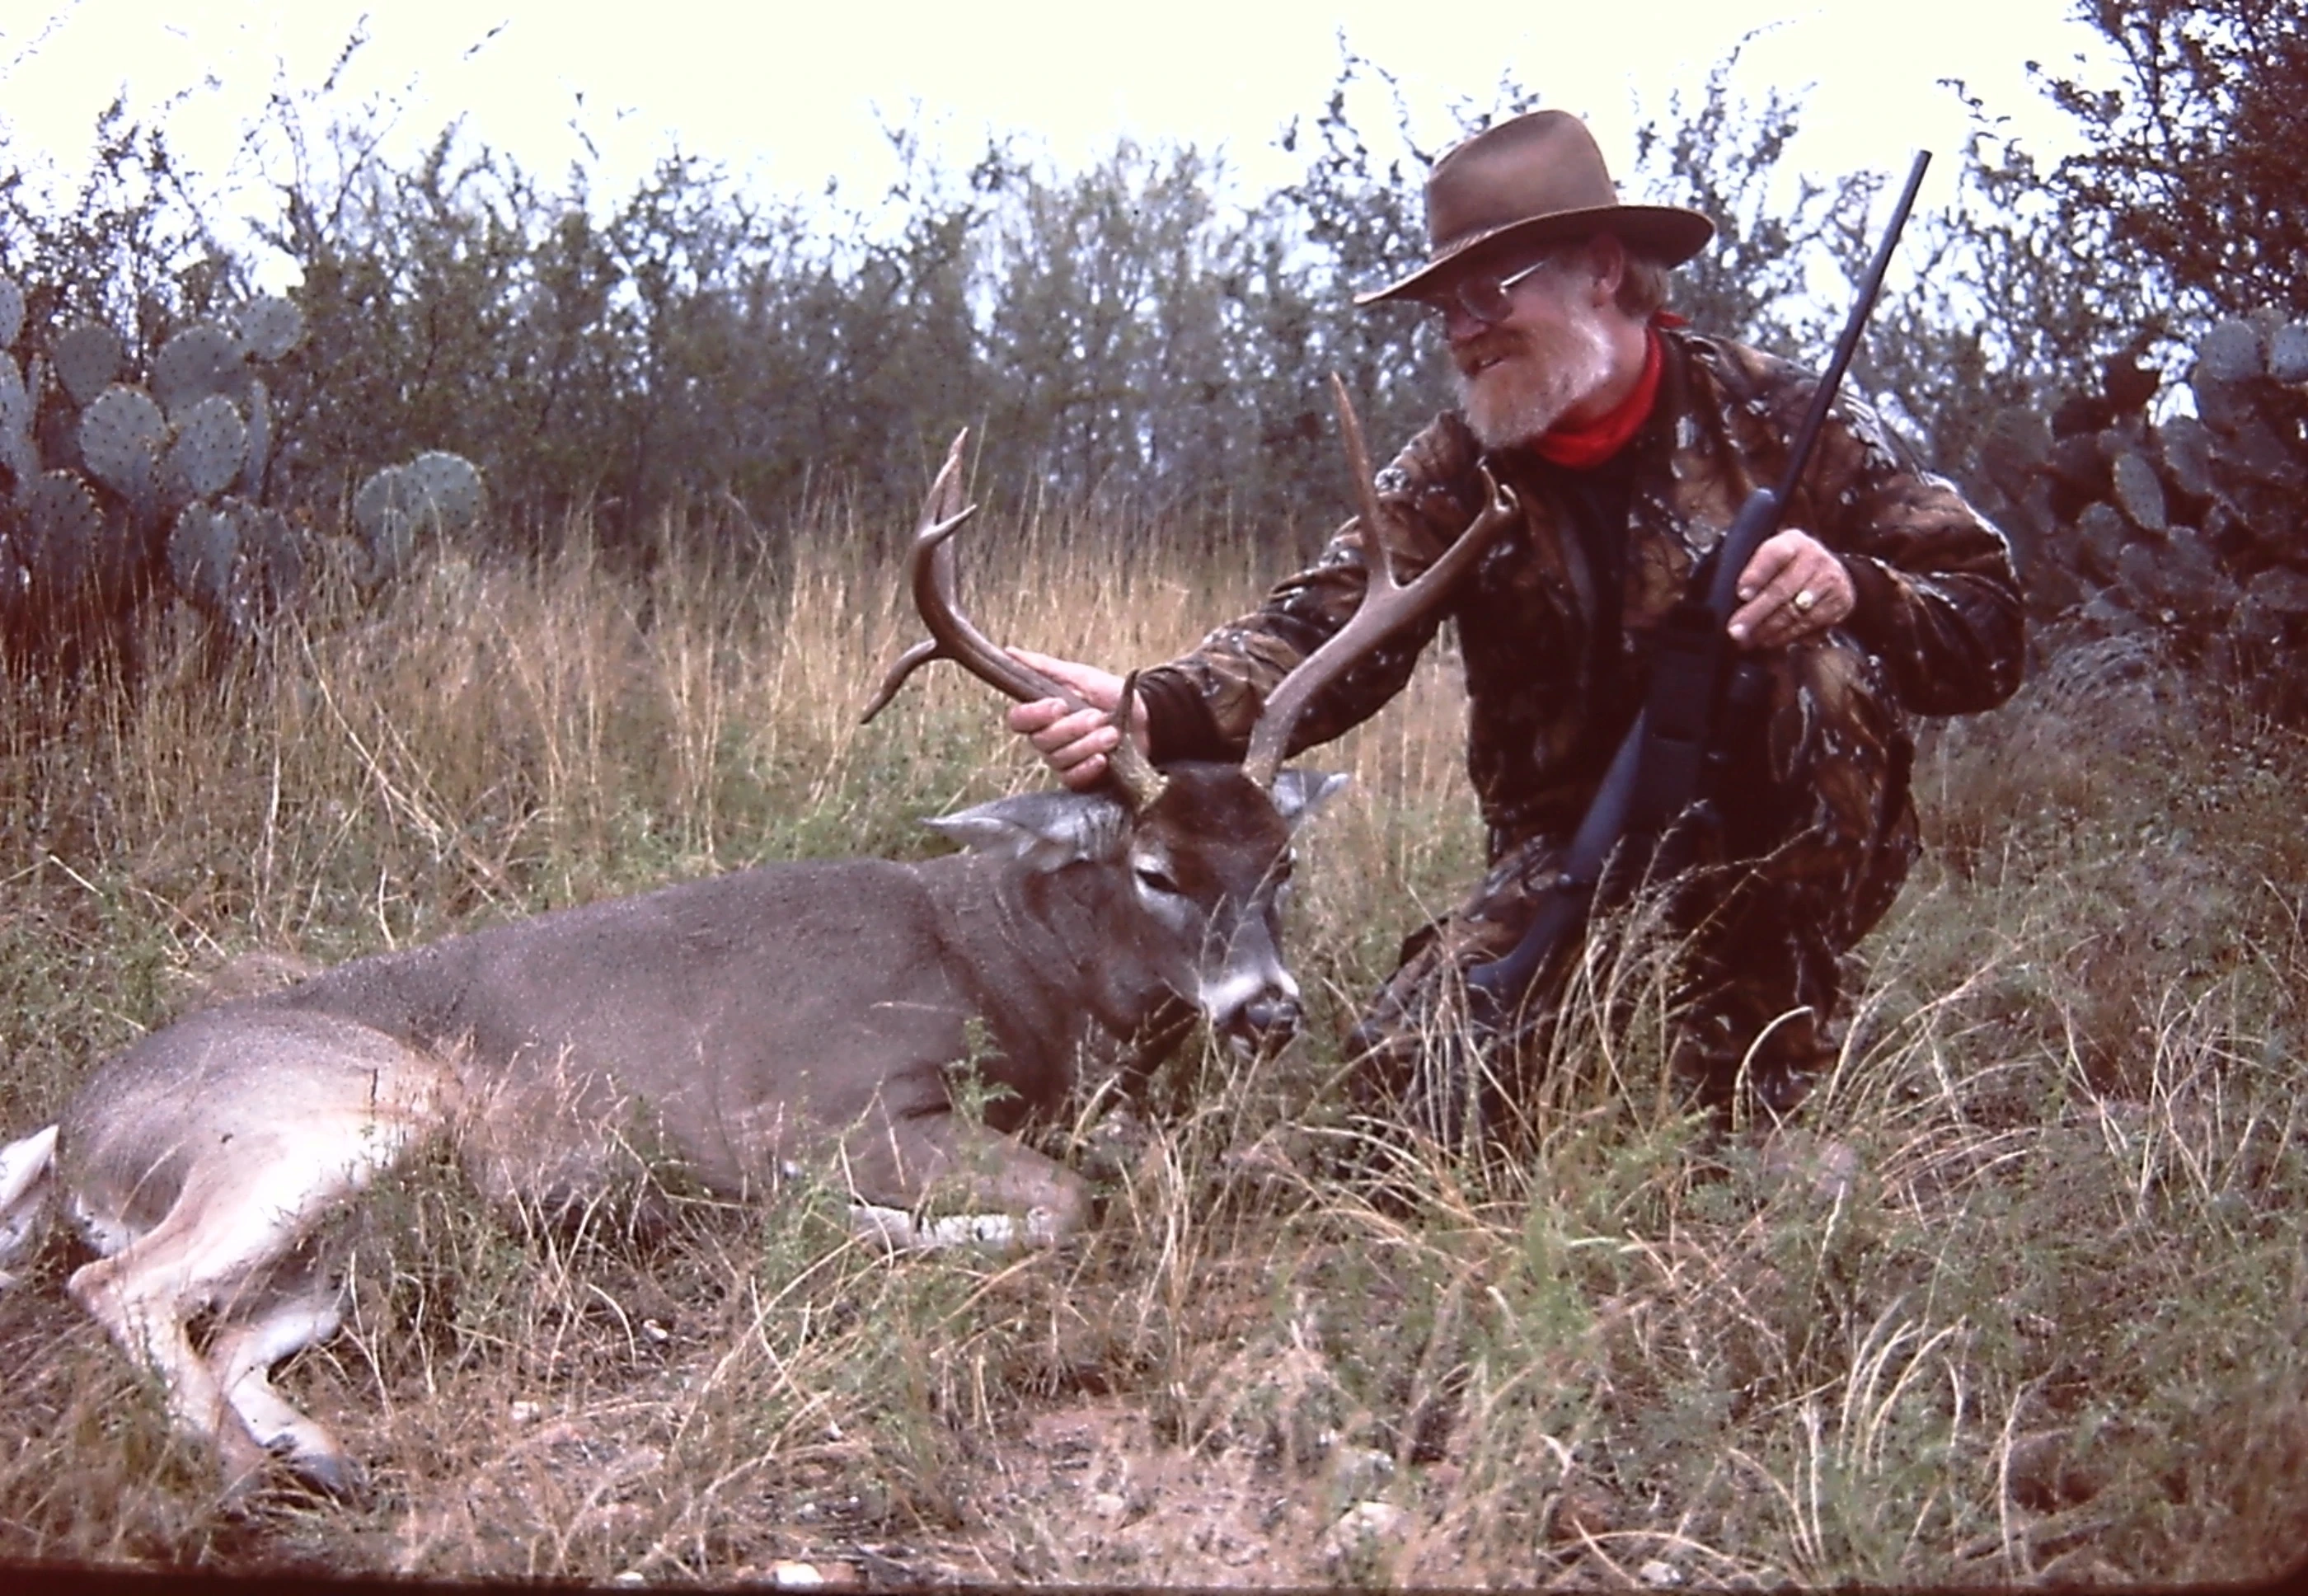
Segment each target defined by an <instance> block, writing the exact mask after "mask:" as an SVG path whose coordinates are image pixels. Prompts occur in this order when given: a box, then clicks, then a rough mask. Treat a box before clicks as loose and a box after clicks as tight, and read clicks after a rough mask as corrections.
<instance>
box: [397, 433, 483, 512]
mask: <svg viewBox="0 0 2308 1596" xmlns="http://www.w3.org/2000/svg"><path fill="white" fill-rule="evenodd" d="M409 472H410V474H411V475H412V476H413V477H414V478H415V479H416V482H417V489H418V492H419V493H420V494H422V495H423V496H425V499H426V505H427V506H428V513H430V514H431V515H432V516H433V517H434V519H435V521H436V522H438V523H439V526H440V528H441V530H442V531H463V530H464V529H465V528H467V527H469V526H471V525H473V523H474V522H478V521H479V520H480V518H481V473H480V468H478V466H476V465H474V464H473V462H471V461H469V460H467V459H466V458H465V457H464V456H463V455H461V454H452V453H449V452H448V451H447V450H445V449H427V450H426V452H425V453H422V454H419V455H418V457H417V458H416V459H414V460H412V461H410V462H409Z"/></svg>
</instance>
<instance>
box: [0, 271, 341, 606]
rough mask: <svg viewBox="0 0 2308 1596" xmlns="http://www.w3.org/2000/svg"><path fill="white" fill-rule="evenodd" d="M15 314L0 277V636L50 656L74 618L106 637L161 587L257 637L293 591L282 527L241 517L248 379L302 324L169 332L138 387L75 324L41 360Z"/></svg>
mask: <svg viewBox="0 0 2308 1596" xmlns="http://www.w3.org/2000/svg"><path fill="white" fill-rule="evenodd" d="M23 315H24V296H23V294H22V291H21V289H20V288H19V286H18V285H17V284H16V283H14V282H13V281H10V280H6V279H4V278H0V334H4V336H0V503H4V505H5V508H4V509H0V605H4V606H6V607H7V608H9V609H10V615H11V620H12V630H13V631H14V632H16V633H19V634H30V633H39V634H42V635H44V636H47V637H48V638H49V639H50V640H51V641H56V640H61V639H63V638H65V637H66V636H68V635H69V634H71V632H72V629H73V627H74V626H76V625H82V624H83V623H84V622H85V621H86V620H87V619H88V618H89V617H99V616H110V617H114V619H115V621H117V619H118V618H119V617H123V616H125V614H126V613H127V612H128V610H129V609H130V608H133V606H134V605H136V604H138V603H140V602H142V601H143V600H144V598H145V597H146V596H147V595H149V594H151V593H152V592H154V591H156V590H157V589H158V584H159V583H160V582H162V581H163V580H165V581H167V582H169V583H171V584H173V585H174V586H175V587H176V589H177V591H178V592H179V593H181V594H182V595H183V596H184V597H185V599H186V600H188V601H189V602H191V603H192V604H193V605H194V607H195V608H199V609H200V610H202V612H203V613H205V614H207V615H209V616H210V617H211V618H214V619H217V620H220V621H221V622H223V623H224V624H225V625H227V626H228V628H229V629H231V630H233V631H236V632H247V631H249V630H252V629H253V628H254V627H255V626H256V625H260V624H261V622H262V621H263V618H264V617H267V616H269V615H270V614H271V613H272V612H273V610H274V609H275V608H277V607H278V605H279V603H280V601H281V600H283V599H284V598H285V597H287V596H290V595H293V594H294V593H295V592H296V591H297V590H298V589H299V588H300V587H301V586H302V583H303V579H304V557H303V552H302V550H301V549H300V548H297V540H296V538H295V535H294V534H293V533H292V532H291V531H289V529H288V522H286V521H285V520H283V519H282V518H281V517H280V515H279V513H277V512H275V511H271V510H267V509H264V508H263V507H262V506H261V505H259V504H258V503H257V500H258V499H259V498H260V497H261V496H262V493H263V486H264V482H265V474H266V469H267V466H268V464H269V462H270V461H271V453H272V410H271V394H270V393H269V391H268V390H267V389H266V387H265V384H263V381H262V380H261V379H260V377H259V376H258V375H257V373H258V370H259V368H260V367H262V366H263V363H265V362H268V361H272V360H278V359H280V358H282V357H283V356H285V355H287V354H288V352H289V351H290V350H292V349H295V348H296V347H297V343H298V342H299V341H301V340H302V338H303V337H304V316H303V315H302V313H301V312H299V311H298V310H297V307H296V306H294V305H293V304H291V303H290V302H289V301H288V300H287V299H284V298H280V297H279V296H277V295H263V296H260V297H258V298H254V299H252V300H250V301H249V302H248V303H247V304H245V305H244V306H241V307H240V308H239V310H238V311H237V313H236V314H235V315H233V316H232V317H231V318H230V322H229V324H228V325H218V324H208V323H201V324H194V325H193V326H189V327H186V328H184V329H183V330H181V331H179V332H177V334H176V335H175V336H173V337H171V338H170V339H169V340H168V341H167V342H166V343H165V344H163V345H162V346H161V347H160V349H159V352H158V353H157V354H156V355H155V356H154V357H153V358H152V362H151V370H150V371H149V372H148V373H147V374H146V380H145V382H144V383H143V384H141V385H140V384H139V383H138V382H137V381H136V380H135V374H134V373H133V370H132V369H131V362H130V361H129V358H128V355H127V351H126V349H125V347H124V346H123V344H122V341H121V340H120V337H119V335H118V333H116V332H115V331H114V330H113V329H111V328H109V327H106V326H103V325H100V324H95V323H85V324H81V325H78V326H73V327H71V328H67V329H65V330H64V331H62V332H58V333H56V335H55V336H54V337H53V338H52V339H47V341H45V343H44V344H43V342H42V337H43V335H42V333H41V332H40V330H39V329H27V328H26V327H25V326H24V324H23ZM36 344H39V345H42V347H40V348H39V349H35V348H33V347H32V346H34V345H36ZM19 345H22V349H21V355H22V358H21V361H20V358H19V352H20V351H19V349H18V346H19ZM51 377H53V378H54V382H53V384H51V382H50V380H49V379H50V378H51ZM43 444H45V445H46V447H45V449H44V448H43ZM235 490H237V492H236V491H235ZM159 591H165V590H159ZM25 623H30V624H29V625H27V624H25Z"/></svg>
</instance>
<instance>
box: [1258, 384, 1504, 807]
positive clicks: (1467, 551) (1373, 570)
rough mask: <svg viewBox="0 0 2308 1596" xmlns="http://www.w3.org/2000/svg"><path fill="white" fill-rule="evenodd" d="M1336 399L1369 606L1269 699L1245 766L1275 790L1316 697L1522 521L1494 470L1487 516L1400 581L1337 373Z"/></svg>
mask: <svg viewBox="0 0 2308 1596" xmlns="http://www.w3.org/2000/svg"><path fill="white" fill-rule="evenodd" d="M1331 398H1332V400H1333V401H1334V402H1335V403H1336V404H1337V406H1338V410H1339V435H1340V440H1341V442H1342V443H1343V444H1345V447H1346V454H1347V469H1348V470H1349V471H1350V472H1351V473H1353V476H1354V479H1355V497H1356V503H1357V505H1359V507H1360V512H1361V521H1362V526H1363V565H1364V569H1365V578H1364V582H1365V586H1364V591H1363V601H1362V604H1361V606H1360V607H1359V608H1356V611H1355V613H1354V615H1353V617H1351V618H1349V619H1348V622H1347V624H1346V625H1343V626H1341V627H1339V630H1338V631H1336V632H1335V633H1333V634H1331V637H1330V638H1329V640H1328V641H1327V642H1325V643H1323V644H1322V647H1320V648H1318V649H1316V650H1315V651H1313V653H1311V654H1309V655H1307V656H1306V657H1305V659H1304V660H1300V661H1298V663H1297V665H1296V668H1295V669H1292V671H1291V672H1290V674H1289V675H1288V676H1287V677H1283V678H1282V680H1281V681H1279V682H1278V683H1276V684H1275V686H1274V690H1273V691H1272V692H1270V693H1269V694H1267V695H1266V707H1265V709H1264V711H1263V712H1262V713H1261V714H1260V716H1259V718H1258V724H1257V725H1256V726H1255V727H1253V729H1251V734H1250V747H1249V749H1248V751H1247V752H1245V753H1244V755H1243V761H1242V765H1243V769H1244V771H1245V772H1248V774H1249V775H1250V776H1251V778H1252V779H1253V781H1258V782H1259V783H1260V784H1262V785H1271V784H1272V782H1273V781H1274V777H1275V772H1278V771H1279V770H1280V769H1281V768H1282V761H1283V759H1284V757H1285V756H1286V755H1287V754H1288V752H1289V748H1290V734H1291V732H1292V731H1294V730H1296V728H1297V725H1298V720H1299V718H1300V717H1301V716H1302V715H1304V714H1305V712H1306V706H1307V705H1308V704H1309V703H1312V702H1313V699H1314V698H1315V696H1316V695H1317V694H1320V693H1321V692H1322V690H1323V689H1324V688H1326V687H1328V686H1330V685H1331V683H1332V682H1335V681H1337V680H1338V679H1339V677H1341V676H1344V675H1345V674H1346V673H1347V672H1348V670H1349V669H1353V668H1354V666H1355V665H1356V664H1357V663H1359V662H1360V661H1361V660H1363V659H1364V658H1365V657H1366V656H1367V655H1368V654H1369V653H1370V652H1371V651H1373V650H1374V649H1376V648H1377V647H1378V646H1379V645H1380V644H1381V643H1384V642H1386V641H1387V639H1389V638H1391V637H1392V636H1393V635H1394V634H1396V633H1398V632H1399V631H1401V630H1402V629H1403V628H1404V627H1406V626H1409V625H1413V624H1415V623H1416V622H1417V621H1418V620H1419V619H1420V618H1421V617H1424V616H1425V615H1426V614H1427V613H1428V612H1429V611H1430V610H1432V609H1433V608H1434V606H1435V605H1437V604H1438V603H1440V602H1441V601H1442V598H1443V596H1444V595H1445V594H1446V593H1447V592H1449V591H1450V590H1451V587H1452V585H1453V584H1455V583H1456V582H1458V580H1459V578H1460V576H1461V575H1462V574H1465V573H1466V572H1467V571H1468V569H1470V568H1471V567H1472V566H1473V565H1474V564H1475V562H1476V561H1477V560H1479V559H1480V558H1482V556H1483V552H1484V550H1486V549H1487V548H1489V547H1490V546H1491V544H1492V542H1493V540H1494V539H1496V538H1497V536H1498V534H1499V533H1500V532H1501V531H1503V530H1504V529H1505V527H1506V526H1507V525H1508V523H1509V522H1511V521H1512V520H1513V519H1514V515H1515V497H1514V495H1513V494H1512V493H1511V492H1510V491H1509V490H1508V489H1506V488H1504V487H1500V486H1499V484H1498V482H1497V481H1496V480H1495V479H1494V478H1493V477H1492V476H1491V474H1490V470H1489V469H1488V468H1487V467H1486V468H1485V469H1484V471H1483V487H1484V505H1483V509H1482V513H1480V514H1478V515H1477V516H1476V517H1475V519H1474V521H1473V522H1471V523H1470V524H1469V525H1468V528H1467V530H1466V531H1463V532H1461V533H1460V534H1459V537H1458V539H1457V540H1456V541H1455V542H1453V543H1452V544H1451V547H1450V548H1446V549H1444V550H1443V551H1442V557H1441V558H1439V559H1437V560H1436V561H1435V562H1434V564H1433V565H1429V566H1428V567H1427V568H1426V569H1425V571H1423V572H1421V573H1420V574H1419V575H1418V576H1417V579H1416V580H1415V581H1412V582H1408V583H1405V582H1399V581H1397V580H1396V579H1395V574H1394V561H1395V558H1396V556H1398V555H1399V554H1400V553H1401V550H1400V549H1399V548H1398V547H1397V546H1396V545H1395V544H1394V543H1393V542H1392V541H1391V540H1390V539H1389V537H1388V533H1389V531H1390V529H1391V524H1392V522H1391V517H1390V516H1389V515H1388V514H1387V513H1386V512H1385V511H1384V510H1383V509H1382V506H1381V505H1380V504H1379V502H1378V490H1377V487H1376V485H1375V482H1374V478H1373V477H1372V474H1371V466H1370V453H1369V451H1368V450H1367V449H1365V446H1364V444H1363V427H1362V421H1361V419H1360V418H1358V417H1357V416H1356V414H1355V405H1354V401H1353V400H1352V399H1351V398H1349V397H1348V393H1347V385H1346V384H1345V383H1344V382H1343V381H1341V380H1340V379H1339V375H1338V374H1337V373H1335V372H1333V373H1332V374H1331Z"/></svg>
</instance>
